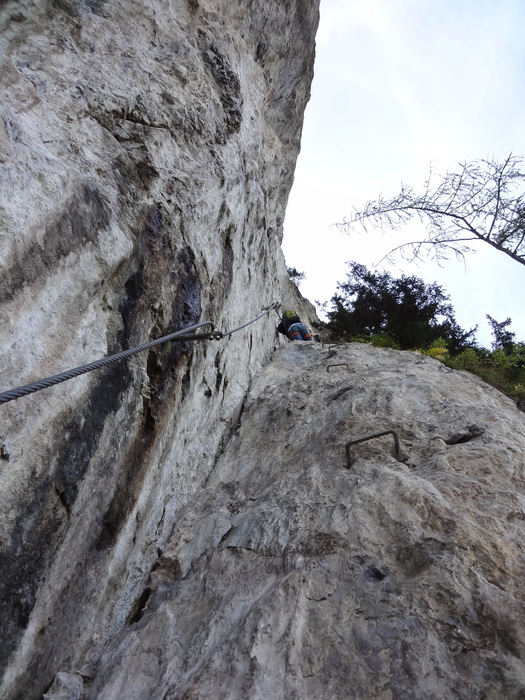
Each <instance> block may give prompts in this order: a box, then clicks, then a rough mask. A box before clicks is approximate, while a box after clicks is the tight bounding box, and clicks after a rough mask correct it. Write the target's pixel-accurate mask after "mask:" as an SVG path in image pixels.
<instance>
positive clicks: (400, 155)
mask: <svg viewBox="0 0 525 700" xmlns="http://www.w3.org/2000/svg"><path fill="white" fill-rule="evenodd" d="M524 27H525V1H524V0H498V2H495V1H494V0H475V1H474V0H432V1H427V0H321V22H320V26H319V31H318V34H317V55H316V63H315V78H314V82H313V85H312V97H311V100H310V103H309V105H308V107H307V110H306V115H305V122H304V129H303V137H302V147H301V154H300V156H299V160H298V164H297V169H296V175H295V183H294V186H293V189H292V192H291V195H290V200H289V204H288V210H287V214H286V219H285V226H284V233H285V236H284V242H283V249H284V252H285V256H286V261H287V264H288V265H289V266H291V267H296V268H297V269H299V270H301V271H304V272H305V273H306V276H307V278H306V280H305V281H304V282H302V283H301V285H300V289H301V291H302V293H303V295H304V296H306V297H307V298H308V299H310V301H312V302H314V301H315V300H321V301H326V300H328V299H330V297H331V296H332V295H333V293H334V292H335V290H336V282H337V281H342V280H344V279H345V277H346V265H345V262H346V261H348V260H356V261H358V262H360V263H364V264H366V265H368V266H369V267H372V266H374V265H376V264H377V263H378V262H379V261H380V260H381V258H382V257H383V255H385V254H386V253H387V252H388V251H389V250H390V248H392V247H394V246H395V245H396V244H398V243H399V242H402V241H403V240H404V239H408V237H409V235H410V233H409V231H408V230H407V231H403V230H402V231H401V235H399V234H384V235H381V234H380V233H368V234H367V233H364V232H363V233H359V234H351V235H348V234H343V233H340V232H339V231H338V230H337V229H336V228H335V227H334V226H333V224H334V223H335V222H340V221H342V220H343V219H344V218H345V217H348V216H350V215H351V213H352V210H353V208H354V207H357V208H359V207H360V206H362V205H363V204H364V203H365V202H366V200H368V199H374V198H375V197H377V195H379V194H380V193H383V194H384V195H386V196H389V195H395V194H397V193H398V191H399V188H400V185H401V183H402V182H404V183H406V184H410V185H413V186H414V187H415V188H416V189H417V190H419V189H420V185H422V184H423V182H424V181H425V179H426V177H427V176H428V173H429V167H430V164H431V163H432V166H433V168H434V169H436V170H437V171H438V172H443V173H444V172H446V170H447V169H452V170H453V169H455V168H456V167H457V165H458V163H459V162H462V161H465V160H470V159H476V158H492V157H495V158H496V159H498V160H501V159H503V158H505V157H506V156H507V155H508V154H509V153H511V152H512V153H514V154H515V155H525V123H524V122H525V120H524V115H525V92H524V83H525V42H524V41H523V28H524ZM477 249H478V251H479V252H477V253H476V254H472V255H470V256H469V257H468V258H467V261H466V264H467V268H466V270H465V267H464V264H463V263H459V262H456V261H454V260H451V261H450V262H448V263H446V264H445V266H444V267H441V268H440V267H438V266H437V265H436V264H434V263H431V262H428V263H419V264H418V265H415V264H408V263H407V262H403V261H399V263H398V264H397V267H393V266H392V265H385V264H383V265H382V266H380V267H379V268H377V269H380V270H381V269H388V270H389V271H391V272H392V273H393V274H394V275H395V276H399V275H401V274H402V273H405V274H408V275H411V274H415V275H417V276H419V277H422V278H423V279H424V280H425V281H426V282H434V281H436V282H438V284H440V285H441V286H442V287H443V288H444V289H445V291H446V292H447V293H448V294H449V295H450V298H451V301H452V304H453V306H454V308H455V311H456V318H457V321H458V322H459V324H460V325H461V326H462V327H463V328H465V329H470V328H472V327H473V326H475V325H476V324H478V325H479V331H478V334H477V339H478V342H479V343H481V344H482V345H484V346H486V347H489V346H490V341H491V336H490V330H489V327H488V324H487V321H486V318H485V314H487V313H488V314H490V315H491V316H493V317H495V318H496V319H497V320H498V321H503V320H504V319H505V318H507V317H508V316H510V317H511V318H512V321H513V323H512V326H511V327H510V330H512V331H514V332H515V333H516V336H517V338H516V339H517V340H525V316H524V314H523V307H524V302H525V267H524V266H523V265H520V264H518V263H516V262H514V261H512V260H511V259H510V258H508V257H507V256H505V255H503V254H502V253H499V252H497V251H494V250H492V249H489V247H488V246H486V244H481V243H480V244H478V245H477Z"/></svg>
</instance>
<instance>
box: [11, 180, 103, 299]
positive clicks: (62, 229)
mask: <svg viewBox="0 0 525 700" xmlns="http://www.w3.org/2000/svg"><path fill="white" fill-rule="evenodd" d="M109 221H110V213H109V209H108V207H107V205H106V204H105V203H104V201H103V199H102V197H101V196H100V193H99V192H98V190H96V189H94V188H92V187H89V186H88V185H85V184H84V185H80V186H79V188H78V190H77V191H76V192H75V193H74V194H73V195H72V197H71V198H70V200H69V202H67V203H66V205H65V207H64V209H63V211H62V213H61V214H60V215H59V216H58V218H57V219H56V221H54V222H53V223H51V224H49V226H48V227H47V228H46V230H45V232H44V234H43V236H42V239H41V240H42V242H41V244H40V243H38V242H37V241H35V240H33V241H32V242H31V243H30V244H29V245H28V246H27V247H26V248H25V250H24V251H23V252H21V253H19V254H18V255H17V257H16V258H15V261H14V263H13V264H12V265H11V267H10V268H9V269H6V270H5V271H4V273H3V275H2V278H1V279H0V303H5V302H7V301H10V300H11V299H13V298H14V297H15V295H16V294H17V293H18V292H20V291H22V290H23V288H24V286H26V285H31V284H34V283H35V282H37V281H39V280H40V279H45V278H46V277H47V276H48V275H49V274H50V273H51V272H52V271H53V270H56V268H57V266H58V265H59V263H60V261H61V260H62V259H63V258H66V257H67V256H68V255H69V254H70V253H72V252H73V251H75V250H77V249H78V248H81V247H82V246H85V245H87V244H93V245H96V244H97V243H98V239H99V235H100V231H101V230H103V229H105V228H107V227H108V226H109ZM15 255H16V253H15Z"/></svg>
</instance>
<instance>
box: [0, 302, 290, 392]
mask: <svg viewBox="0 0 525 700" xmlns="http://www.w3.org/2000/svg"><path fill="white" fill-rule="evenodd" d="M276 305H277V302H275V303H273V304H272V305H271V306H269V307H268V308H267V309H265V310H264V311H263V312H262V313H261V314H259V316H257V317H256V318H254V319H252V320H251V321H248V323H244V324H243V325H242V326H239V327H238V328H233V329H232V330H229V331H226V332H225V333H222V332H221V331H218V330H214V329H215V324H214V323H213V322H212V321H203V322H202V323H197V324H195V325H194V326H189V327H188V328H183V329H182V330H180V331H176V332H175V333H170V334H169V335H165V336H163V337H162V338H157V339H156V340H151V341H150V342H149V343H145V344H144V345H138V346H137V347H134V348H130V349H129V350H123V351H122V352H118V353H116V354H115V355H110V356H109V357H103V358H101V359H100V360H95V361H94V362H90V363H89V364H87V365H81V366H80V367H75V368H73V369H69V370H66V371H65V372H61V373H60V374H55V375H53V376H52V377H46V378H45V379H39V380H37V381H35V382H31V383H30V384H24V386H19V387H16V388H15V389H10V390H9V391H4V392H3V393H0V404H3V403H7V402H8V401H13V400H14V399H19V398H21V397H22V396H27V395H28V394H33V393H34V392H36V391H40V390H41V389H47V388H48V387H50V386H54V385H55V384H60V383H61V382H67V381H68V380H69V379H73V378H74V377H79V376H80V375H81V374H86V373H87V372H92V371H93V370H95V369H100V368H101V367H106V366H108V365H111V364H114V363H115V362H120V360H123V359H124V358H126V357H131V356H132V355H137V354H138V353H140V352H144V350H149V349H150V348H153V347H155V346H156V345H161V344H162V343H167V342H169V341H170V340H177V341H180V342H184V341H187V340H220V339H221V338H224V337H226V336H228V335H232V333H236V332H237V331H240V330H241V329H242V328H246V326H249V325H251V324H252V323H255V322H256V321H258V320H259V319H261V318H262V317H263V316H265V315H266V314H268V313H269V312H270V311H271V310H272V309H274V308H275V307H276ZM204 326H211V328H212V330H211V331H210V332H208V333H192V331H196V330H198V329H199V328H203V327H204Z"/></svg>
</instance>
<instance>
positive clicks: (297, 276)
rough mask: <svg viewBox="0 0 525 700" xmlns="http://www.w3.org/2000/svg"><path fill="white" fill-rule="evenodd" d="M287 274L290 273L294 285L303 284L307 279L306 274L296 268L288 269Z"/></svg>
mask: <svg viewBox="0 0 525 700" xmlns="http://www.w3.org/2000/svg"><path fill="white" fill-rule="evenodd" d="M286 272H287V273H288V277H289V278H290V280H291V281H292V282H293V283H294V284H299V282H302V281H303V280H304V279H306V274H305V273H304V272H299V270H298V269H297V268H296V267H287V268H286Z"/></svg>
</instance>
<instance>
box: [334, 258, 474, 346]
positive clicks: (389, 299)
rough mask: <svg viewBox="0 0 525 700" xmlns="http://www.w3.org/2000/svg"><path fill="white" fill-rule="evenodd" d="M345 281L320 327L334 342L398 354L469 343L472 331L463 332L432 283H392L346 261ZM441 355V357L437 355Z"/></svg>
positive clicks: (411, 280)
mask: <svg viewBox="0 0 525 700" xmlns="http://www.w3.org/2000/svg"><path fill="white" fill-rule="evenodd" d="M348 267H349V272H348V275H347V281H346V282H342V283H341V282H340V283H338V285H337V289H338V292H336V294H334V296H333V297H332V299H331V305H332V307H331V309H330V310H326V304H325V306H324V308H325V312H326V314H327V317H328V321H327V322H326V323H325V324H324V328H325V329H326V331H328V333H329V335H330V337H331V338H332V339H333V340H336V341H348V340H356V339H366V340H367V341H368V342H372V343H373V344H375V345H378V347H395V348H399V349H401V350H413V349H424V350H426V349H430V348H432V347H436V346H435V345H433V344H435V343H436V341H438V340H439V345H438V346H437V347H442V348H443V347H444V348H445V349H448V351H449V352H450V353H451V354H454V353H458V352H460V351H461V350H462V349H463V348H464V347H466V346H468V345H470V344H472V342H473V341H472V340H471V338H472V336H473V334H474V332H475V330H476V329H472V330H470V331H464V330H462V329H461V328H460V327H459V325H458V324H457V322H456V320H455V318H454V310H453V308H452V306H451V304H450V302H449V297H448V296H447V295H446V294H445V293H444V291H443V289H442V288H441V287H440V286H439V285H437V284H436V283H433V284H425V282H424V281H423V280H421V279H419V278H418V277H414V276H412V277H406V276H405V275H403V276H402V277H400V278H398V279H395V278H393V277H392V276H391V275H390V274H389V273H388V272H381V273H373V272H371V271H369V270H368V269H367V268H366V267H365V266H364V265H360V264H359V263H356V262H351V263H348ZM438 354H443V353H438Z"/></svg>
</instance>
